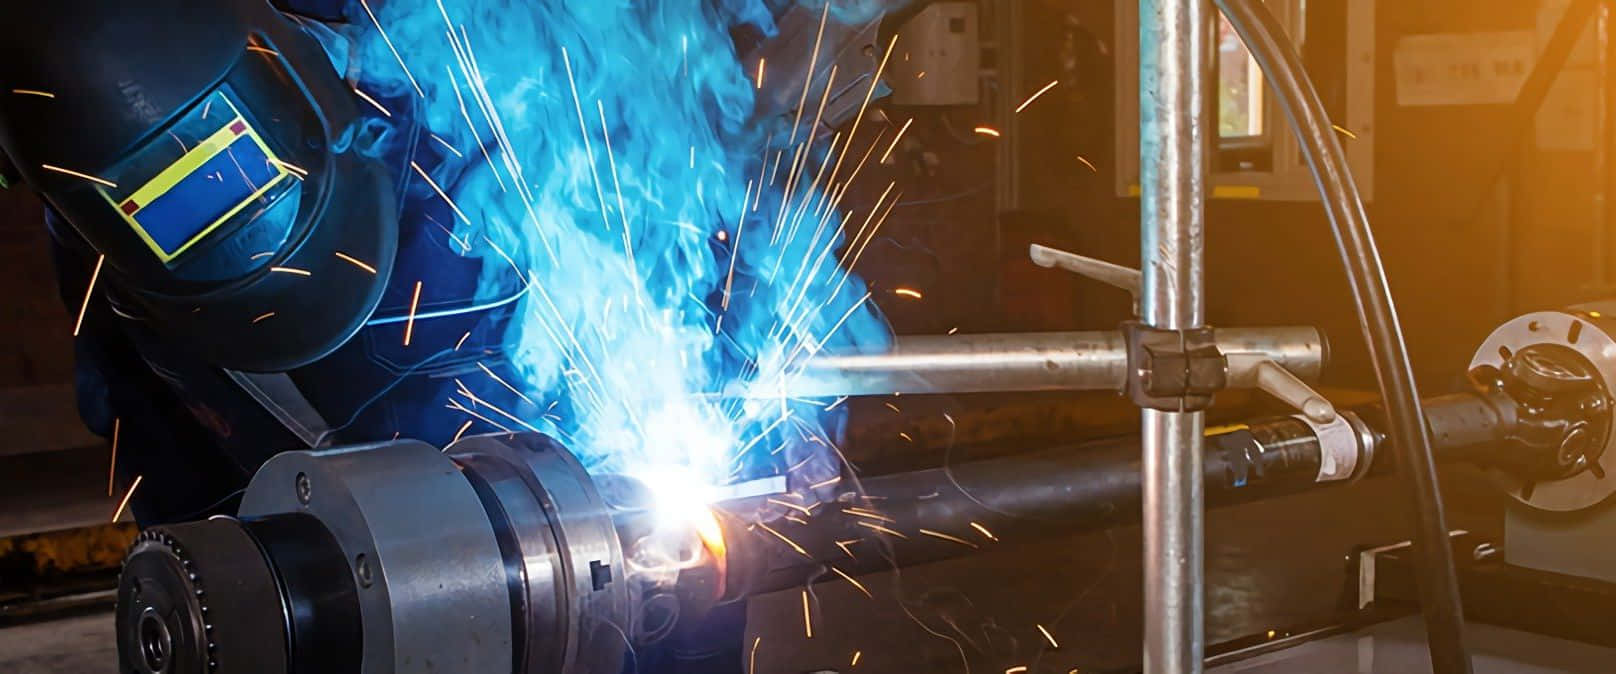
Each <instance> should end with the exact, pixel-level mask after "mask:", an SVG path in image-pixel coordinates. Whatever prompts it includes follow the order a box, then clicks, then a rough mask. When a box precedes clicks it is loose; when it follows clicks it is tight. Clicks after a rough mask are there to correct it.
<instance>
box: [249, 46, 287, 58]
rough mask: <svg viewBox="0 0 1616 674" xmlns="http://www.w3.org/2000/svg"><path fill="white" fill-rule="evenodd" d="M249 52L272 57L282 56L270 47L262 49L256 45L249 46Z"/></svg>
mask: <svg viewBox="0 0 1616 674" xmlns="http://www.w3.org/2000/svg"><path fill="white" fill-rule="evenodd" d="M247 51H255V52H258V53H260V54H269V55H270V56H280V55H281V53H280V52H278V51H275V50H273V49H270V48H269V47H260V46H258V45H255V44H250V45H247Z"/></svg>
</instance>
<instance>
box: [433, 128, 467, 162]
mask: <svg viewBox="0 0 1616 674" xmlns="http://www.w3.org/2000/svg"><path fill="white" fill-rule="evenodd" d="M427 135H429V136H432V140H435V141H438V144H439V145H442V146H443V149H445V150H448V151H449V152H450V154H453V155H454V156H455V157H457V158H459V157H464V156H466V155H463V154H460V150H457V149H455V146H453V145H450V144H449V141H446V140H444V139H443V138H441V137H439V136H438V134H435V133H431V134H427Z"/></svg>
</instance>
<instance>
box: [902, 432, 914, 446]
mask: <svg viewBox="0 0 1616 674" xmlns="http://www.w3.org/2000/svg"><path fill="white" fill-rule="evenodd" d="M898 437H900V438H903V439H904V440H907V441H909V442H911V443H913V442H914V441H915V439H914V438H912V437H909V434H908V433H905V432H903V431H898Z"/></svg>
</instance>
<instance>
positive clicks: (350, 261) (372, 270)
mask: <svg viewBox="0 0 1616 674" xmlns="http://www.w3.org/2000/svg"><path fill="white" fill-rule="evenodd" d="M334 254H335V255H336V256H337V257H338V258H340V259H341V260H342V261H343V262H347V263H348V264H351V265H353V266H355V267H358V268H360V269H363V270H365V271H368V272H370V273H372V274H375V273H376V268H375V267H372V266H370V265H368V264H365V263H363V262H360V261H359V260H358V259H356V258H354V257H353V256H351V255H348V254H347V253H344V252H342V251H340V250H339V251H336V252H335V253H334Z"/></svg>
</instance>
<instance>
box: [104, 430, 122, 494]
mask: <svg viewBox="0 0 1616 674" xmlns="http://www.w3.org/2000/svg"><path fill="white" fill-rule="evenodd" d="M122 425H123V420H122V419H119V418H118V417H113V418H112V460H111V461H110V462H108V463H109V464H110V465H109V466H108V467H107V496H111V495H112V490H113V482H114V481H116V480H117V475H118V429H119V427H120V426H122Z"/></svg>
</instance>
